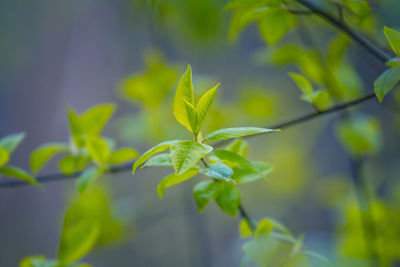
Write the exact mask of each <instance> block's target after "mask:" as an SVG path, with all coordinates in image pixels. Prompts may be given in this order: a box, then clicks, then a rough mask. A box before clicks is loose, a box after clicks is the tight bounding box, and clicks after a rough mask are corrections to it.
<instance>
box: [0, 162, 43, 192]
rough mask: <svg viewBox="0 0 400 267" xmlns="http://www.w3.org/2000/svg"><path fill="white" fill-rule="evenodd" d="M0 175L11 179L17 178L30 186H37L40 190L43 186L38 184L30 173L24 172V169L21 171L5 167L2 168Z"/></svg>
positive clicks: (16, 168)
mask: <svg viewBox="0 0 400 267" xmlns="http://www.w3.org/2000/svg"><path fill="white" fill-rule="evenodd" d="M0 175H3V176H7V177H11V178H16V179H19V180H22V181H24V182H26V183H28V184H31V185H35V186H37V187H39V188H41V186H40V185H39V184H38V182H37V181H36V180H35V178H33V177H32V176H31V175H30V174H29V173H27V172H26V171H24V170H23V169H20V168H18V167H13V166H4V167H1V168H0Z"/></svg>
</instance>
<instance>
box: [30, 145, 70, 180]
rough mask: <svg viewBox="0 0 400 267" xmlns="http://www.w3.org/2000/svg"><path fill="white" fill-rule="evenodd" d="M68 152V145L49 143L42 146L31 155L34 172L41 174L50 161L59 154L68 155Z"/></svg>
mask: <svg viewBox="0 0 400 267" xmlns="http://www.w3.org/2000/svg"><path fill="white" fill-rule="evenodd" d="M68 150H69V148H68V145H67V144H62V143H49V144H44V145H41V146H40V147H38V148H37V149H35V150H34V151H33V152H32V154H31V157H30V165H31V170H32V172H33V173H37V172H39V170H40V169H41V168H42V167H43V166H44V165H45V164H46V162H47V161H49V160H50V159H51V158H52V157H53V156H54V155H56V154H59V153H67V152H68Z"/></svg>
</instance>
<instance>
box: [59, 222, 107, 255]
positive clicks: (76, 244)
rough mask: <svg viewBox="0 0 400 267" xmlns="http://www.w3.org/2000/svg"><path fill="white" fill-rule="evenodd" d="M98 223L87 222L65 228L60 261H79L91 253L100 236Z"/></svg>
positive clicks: (62, 235)
mask: <svg viewBox="0 0 400 267" xmlns="http://www.w3.org/2000/svg"><path fill="white" fill-rule="evenodd" d="M99 230H100V229H99V225H98V223H97V222H96V221H93V220H85V221H81V222H78V223H76V224H74V225H71V226H68V227H64V228H63V230H62V233H61V239H60V247H59V251H58V259H59V260H60V261H61V262H64V263H70V262H73V261H77V260H79V259H81V258H82V257H84V256H85V255H86V254H87V253H89V252H90V251H91V250H92V248H93V247H94V245H95V243H96V240H97V238H98V236H99Z"/></svg>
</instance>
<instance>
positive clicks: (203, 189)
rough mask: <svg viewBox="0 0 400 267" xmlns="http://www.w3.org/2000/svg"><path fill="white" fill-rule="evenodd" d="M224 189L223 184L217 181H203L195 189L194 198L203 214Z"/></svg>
mask: <svg viewBox="0 0 400 267" xmlns="http://www.w3.org/2000/svg"><path fill="white" fill-rule="evenodd" d="M222 188H223V184H222V183H218V182H215V181H203V182H200V183H198V184H197V185H196V186H195V187H194V188H193V196H194V199H195V200H196V204H197V209H198V210H199V211H200V212H203V210H204V208H205V207H206V206H207V205H208V203H209V202H210V200H212V199H215V198H216V197H217V196H218V194H219V193H220V191H221V190H222Z"/></svg>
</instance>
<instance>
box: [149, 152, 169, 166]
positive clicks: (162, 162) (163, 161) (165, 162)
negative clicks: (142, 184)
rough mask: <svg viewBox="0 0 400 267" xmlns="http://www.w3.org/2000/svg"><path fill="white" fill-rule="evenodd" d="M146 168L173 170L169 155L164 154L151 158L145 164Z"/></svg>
mask: <svg viewBox="0 0 400 267" xmlns="http://www.w3.org/2000/svg"><path fill="white" fill-rule="evenodd" d="M144 166H145V167H170V168H172V160H171V157H170V155H169V154H167V153H162V154H159V155H155V156H154V157H151V158H150V159H149V160H148V161H147V162H146V163H145V164H144Z"/></svg>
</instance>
